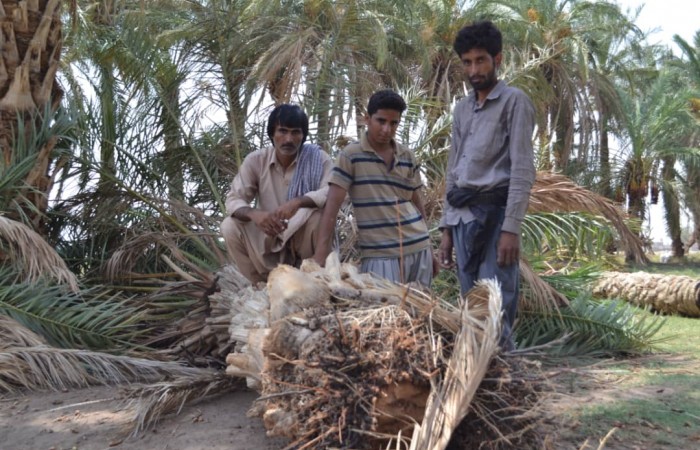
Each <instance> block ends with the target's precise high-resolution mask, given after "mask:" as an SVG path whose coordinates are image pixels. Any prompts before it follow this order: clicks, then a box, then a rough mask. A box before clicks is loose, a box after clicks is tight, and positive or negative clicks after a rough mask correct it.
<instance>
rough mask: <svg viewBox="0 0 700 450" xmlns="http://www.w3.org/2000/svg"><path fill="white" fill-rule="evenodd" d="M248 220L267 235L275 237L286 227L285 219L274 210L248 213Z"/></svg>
mask: <svg viewBox="0 0 700 450" xmlns="http://www.w3.org/2000/svg"><path fill="white" fill-rule="evenodd" d="M249 217H250V220H252V221H253V222H254V223H255V225H256V226H257V227H258V228H260V229H261V230H262V231H263V233H265V234H266V235H268V236H271V237H275V236H278V235H280V234H281V233H282V232H284V230H286V229H287V221H286V220H284V219H282V218H281V217H279V215H278V214H277V213H276V212H274V213H271V212H267V211H259V210H256V211H255V212H251V213H250V214H249Z"/></svg>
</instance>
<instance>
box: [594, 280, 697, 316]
mask: <svg viewBox="0 0 700 450" xmlns="http://www.w3.org/2000/svg"><path fill="white" fill-rule="evenodd" d="M593 293H594V295H596V296H598V297H606V298H621V299H623V300H625V301H627V302H630V303H633V304H635V305H637V306H640V307H643V308H646V307H649V308H651V309H653V310H655V311H658V312H661V313H664V314H680V315H683V316H688V317H700V280H697V279H693V278H690V277H687V276H682V275H659V274H651V273H645V272H635V273H624V272H607V273H605V274H603V275H602V276H601V277H600V278H599V279H598V281H597V282H596V284H595V286H594V288H593Z"/></svg>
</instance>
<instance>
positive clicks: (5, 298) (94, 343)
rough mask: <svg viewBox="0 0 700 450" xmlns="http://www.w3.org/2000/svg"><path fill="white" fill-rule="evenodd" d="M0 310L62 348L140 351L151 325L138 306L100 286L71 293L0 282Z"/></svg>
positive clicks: (142, 307) (53, 288) (129, 299)
mask: <svg viewBox="0 0 700 450" xmlns="http://www.w3.org/2000/svg"><path fill="white" fill-rule="evenodd" d="M7 273H8V271H7V270H0V275H2V276H4V275H6V274H7ZM5 279H7V278H5ZM0 314H4V315H7V316H10V317H12V318H13V319H15V320H16V321H18V322H20V323H21V324H22V325H24V326H26V327H28V328H29V329H31V330H32V331H34V332H35V333H37V334H39V335H40V336H42V337H43V338H45V339H46V340H47V341H48V342H49V343H50V344H52V345H56V346H58V347H64V348H88V349H99V350H106V351H111V352H123V351H144V350H148V349H147V348H146V347H144V346H142V345H140V344H139V342H142V340H144V339H147V338H148V336H149V335H150V334H152V333H153V332H154V328H155V326H154V325H152V324H149V321H150V320H152V318H151V317H150V316H149V315H148V313H147V310H146V308H145V307H144V306H143V305H139V304H135V302H134V301H133V298H122V297H121V296H120V295H119V294H115V293H112V292H110V291H108V290H106V289H104V288H100V287H95V288H91V289H88V290H84V291H82V292H80V293H73V292H66V290H65V289H64V288H62V287H61V286H50V285H46V284H41V283H33V284H30V283H16V284H11V285H0Z"/></svg>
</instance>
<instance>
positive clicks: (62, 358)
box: [0, 345, 207, 392]
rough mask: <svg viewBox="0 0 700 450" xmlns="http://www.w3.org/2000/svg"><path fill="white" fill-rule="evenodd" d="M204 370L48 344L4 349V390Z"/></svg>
mask: <svg viewBox="0 0 700 450" xmlns="http://www.w3.org/2000/svg"><path fill="white" fill-rule="evenodd" d="M203 373H207V372H205V371H203V369H196V368H192V367H186V366H183V365H181V364H179V363H174V362H163V361H153V360H148V359H141V358H131V357H128V356H115V355H110V354H107V353H99V352H90V351H84V350H66V349H57V348H53V347H49V346H46V345H39V346H34V347H6V348H2V349H1V350H0V390H1V391H2V392H14V391H16V390H18V389H19V388H24V389H56V390H58V389H66V388H69V387H85V386H90V385H94V384H120V383H130V382H135V381H142V382H145V381H154V380H159V379H163V378H164V377H173V376H193V375H200V374H203Z"/></svg>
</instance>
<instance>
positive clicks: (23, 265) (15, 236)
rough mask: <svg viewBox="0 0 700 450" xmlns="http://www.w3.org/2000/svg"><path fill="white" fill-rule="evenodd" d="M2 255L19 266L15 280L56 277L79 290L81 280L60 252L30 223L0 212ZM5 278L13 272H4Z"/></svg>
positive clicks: (31, 280) (36, 279)
mask: <svg viewBox="0 0 700 450" xmlns="http://www.w3.org/2000/svg"><path fill="white" fill-rule="evenodd" d="M0 255H7V258H8V259H9V261H10V262H12V263H13V265H14V266H15V267H16V271H15V273H16V274H17V277H16V278H15V280H21V281H27V282H33V281H38V280H41V279H46V278H50V279H54V280H56V281H57V282H58V283H65V284H67V285H68V286H69V287H70V289H71V290H72V291H73V292H77V291H78V280H77V279H76V278H75V275H73V273H72V272H71V271H70V270H68V267H67V266H66V263H65V262H64V261H63V260H62V259H61V257H60V256H59V255H58V253H56V251H55V250H54V249H53V248H52V247H51V246H50V245H49V244H48V243H47V242H46V241H45V240H44V239H43V238H42V237H41V236H40V235H39V234H38V233H36V232H35V231H34V230H32V229H31V228H29V227H28V226H26V225H24V224H22V223H20V222H16V221H14V220H10V219H8V218H7V217H4V216H1V215H0ZM3 259H4V258H3ZM4 275H5V277H3V279H4V280H9V279H10V278H7V276H8V275H9V273H4Z"/></svg>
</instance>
